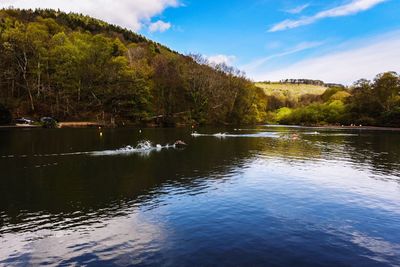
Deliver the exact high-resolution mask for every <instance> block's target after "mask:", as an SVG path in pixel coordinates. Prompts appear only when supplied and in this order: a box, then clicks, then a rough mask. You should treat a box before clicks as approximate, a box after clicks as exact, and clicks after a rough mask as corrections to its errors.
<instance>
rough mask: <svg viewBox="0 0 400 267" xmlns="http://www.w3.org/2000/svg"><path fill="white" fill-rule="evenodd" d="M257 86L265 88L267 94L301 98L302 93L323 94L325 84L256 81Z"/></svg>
mask: <svg viewBox="0 0 400 267" xmlns="http://www.w3.org/2000/svg"><path fill="white" fill-rule="evenodd" d="M256 86H257V87H260V88H262V89H264V92H265V94H266V95H274V96H285V97H291V98H299V97H300V96H302V95H307V94H311V95H322V94H323V93H324V92H325V90H326V89H328V88H327V87H325V86H318V85H311V84H285V83H256Z"/></svg>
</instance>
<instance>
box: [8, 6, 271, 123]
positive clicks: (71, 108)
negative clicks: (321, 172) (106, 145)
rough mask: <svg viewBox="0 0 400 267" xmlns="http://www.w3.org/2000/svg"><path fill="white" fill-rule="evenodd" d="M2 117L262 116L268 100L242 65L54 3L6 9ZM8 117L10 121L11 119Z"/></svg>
mask: <svg viewBox="0 0 400 267" xmlns="http://www.w3.org/2000/svg"><path fill="white" fill-rule="evenodd" d="M2 110H3V112H2V115H1V114H0V118H9V116H7V115H6V111H7V112H9V113H10V114H11V115H12V116H14V117H19V116H26V115H29V116H36V117H38V116H53V117H55V118H57V119H59V120H98V121H106V122H110V123H116V124H120V123H121V124H122V123H124V124H125V123H154V122H156V123H159V124H163V125H175V124H177V123H184V124H188V123H194V124H222V123H259V122H263V121H264V120H265V118H266V100H265V99H264V95H263V92H262V90H261V89H259V88H257V87H255V86H254V84H253V83H252V82H251V81H250V80H248V79H247V78H246V77H245V75H244V74H243V73H241V72H240V71H238V70H236V69H234V68H231V67H228V66H226V65H224V64H220V65H216V66H215V65H211V64H209V62H208V61H207V59H206V58H204V57H202V56H200V55H181V54H179V53H177V52H174V51H172V50H170V49H169V48H167V47H165V46H162V45H160V44H158V43H155V42H152V41H150V40H147V39H146V38H144V37H142V36H140V35H137V34H135V33H133V32H131V31H128V30H126V29H122V28H120V27H118V26H115V25H110V24H107V23H105V22H103V21H100V20H96V19H93V18H90V17H87V16H83V15H80V14H73V13H69V14H67V13H63V12H59V11H54V10H15V9H3V10H0V112H1V111H2ZM5 120H6V119H4V120H3V121H5Z"/></svg>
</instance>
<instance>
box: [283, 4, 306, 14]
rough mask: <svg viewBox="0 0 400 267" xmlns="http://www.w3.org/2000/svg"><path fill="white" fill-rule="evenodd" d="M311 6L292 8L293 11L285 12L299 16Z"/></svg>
mask: <svg viewBox="0 0 400 267" xmlns="http://www.w3.org/2000/svg"><path fill="white" fill-rule="evenodd" d="M309 6H310V4H304V5H301V6H297V7H295V8H292V9H288V10H285V12H286V13H290V14H299V13H301V12H303V11H304V10H305V9H306V8H307V7H309Z"/></svg>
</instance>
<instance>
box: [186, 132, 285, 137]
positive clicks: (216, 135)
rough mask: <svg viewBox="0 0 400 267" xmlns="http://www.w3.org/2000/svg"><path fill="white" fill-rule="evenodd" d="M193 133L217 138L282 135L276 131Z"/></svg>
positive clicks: (193, 134) (198, 135)
mask: <svg viewBox="0 0 400 267" xmlns="http://www.w3.org/2000/svg"><path fill="white" fill-rule="evenodd" d="M191 135H192V136H193V137H204V136H211V137H217V138H228V137H259V138H265V137H267V138H278V137H280V135H279V134H278V133H276V132H260V133H254V134H230V133H216V134H200V133H197V132H193V133H192V134H191Z"/></svg>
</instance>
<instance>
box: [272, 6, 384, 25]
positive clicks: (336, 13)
mask: <svg viewBox="0 0 400 267" xmlns="http://www.w3.org/2000/svg"><path fill="white" fill-rule="evenodd" d="M385 1H387V0H352V1H351V2H350V3H348V4H345V5H341V6H338V7H335V8H331V9H327V10H324V11H321V12H318V13H317V14H315V15H314V16H311V17H303V18H300V19H297V20H291V19H287V20H284V21H282V22H279V23H277V24H275V25H274V26H272V27H271V28H270V29H269V30H268V31H269V32H277V31H283V30H288V29H293V28H297V27H300V26H304V25H309V24H312V23H314V22H316V21H318V20H321V19H324V18H333V17H342V16H348V15H353V14H356V13H359V12H362V11H365V10H368V9H370V8H372V7H374V6H376V5H378V4H380V3H383V2H385Z"/></svg>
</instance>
